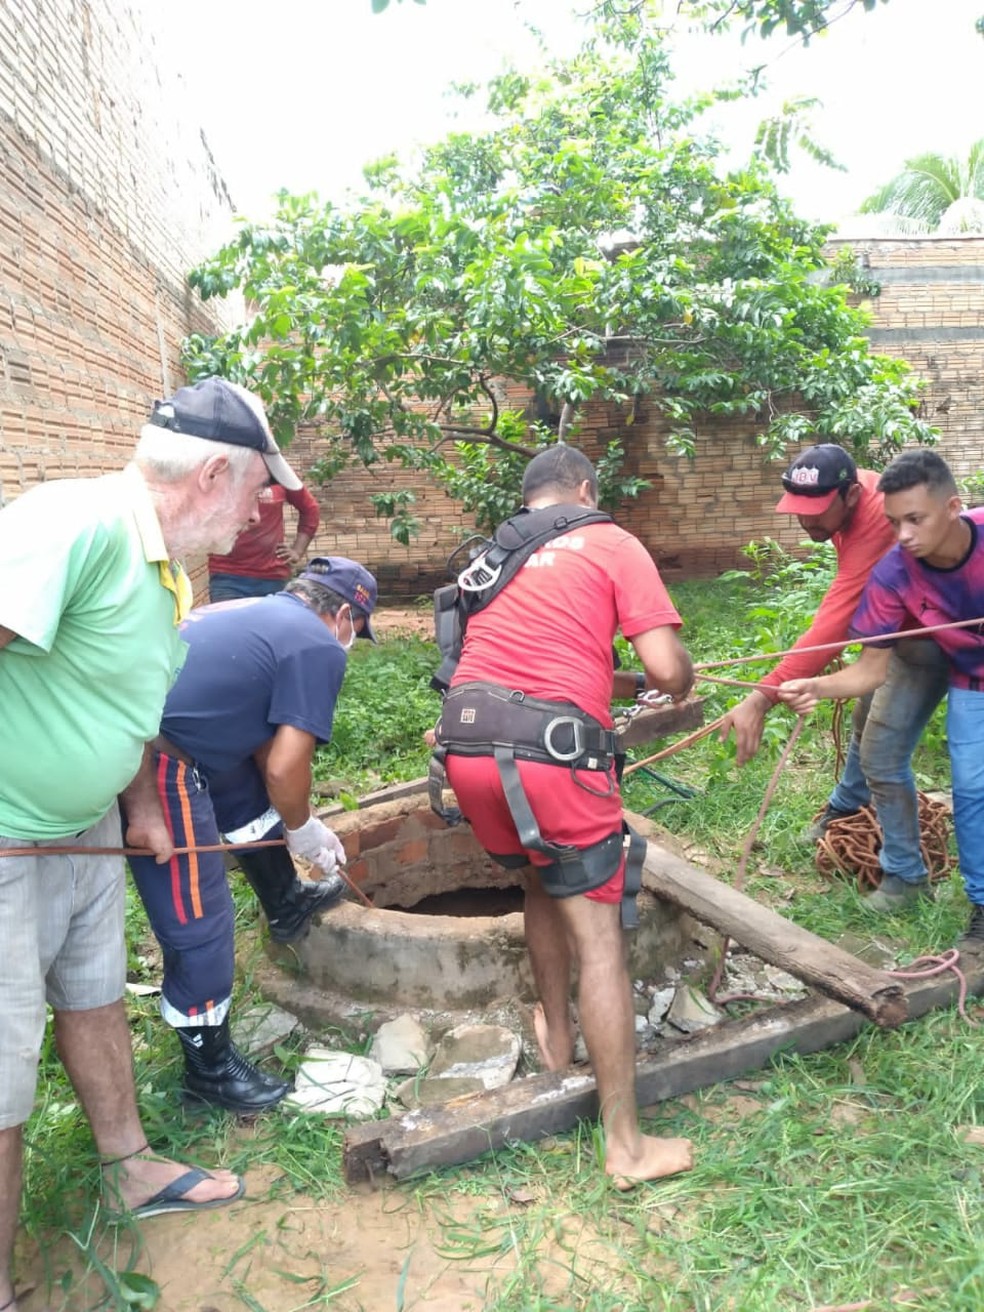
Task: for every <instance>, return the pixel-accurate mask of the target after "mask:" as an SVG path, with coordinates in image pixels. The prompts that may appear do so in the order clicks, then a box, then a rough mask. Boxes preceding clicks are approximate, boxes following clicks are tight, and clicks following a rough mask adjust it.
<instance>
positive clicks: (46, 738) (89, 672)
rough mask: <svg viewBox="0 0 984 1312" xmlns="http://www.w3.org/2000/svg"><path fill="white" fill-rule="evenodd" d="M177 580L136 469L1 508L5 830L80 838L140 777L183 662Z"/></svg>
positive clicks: (1, 827)
mask: <svg viewBox="0 0 984 1312" xmlns="http://www.w3.org/2000/svg"><path fill="white" fill-rule="evenodd" d="M179 571H180V567H175V566H172V565H171V564H170V563H169V562H168V558H167V549H166V547H165V545H164V540H163V537H162V535H161V530H160V525H159V523H158V521H157V516H156V513H155V511H154V506H153V502H152V500H151V497H150V494H149V492H148V491H147V487H146V484H145V483H144V481H143V478H142V477H141V475H140V472H139V470H138V469H137V468H136V466H134V465H130V466H128V467H127V469H126V470H125V471H124V472H123V473H121V474H109V475H106V476H105V477H102V478H92V479H64V480H60V481H57V482H53V483H44V484H41V485H40V486H39V487H36V488H33V489H32V490H31V491H30V492H26V493H25V494H24V495H23V496H21V497H19V498H18V499H17V500H16V501H14V502H13V503H12V504H11V505H9V506H7V507H6V508H5V509H4V510H2V511H0V625H3V626H4V627H5V628H8V629H11V630H13V632H14V633H16V634H18V637H16V638H14V639H13V640H12V641H11V642H10V643H9V644H8V645H7V646H6V647H4V648H0V834H4V835H7V836H9V837H12V838H23V839H46V838H61V837H65V836H67V835H70V834H75V833H78V832H79V831H80V830H82V829H87V828H88V827H89V826H90V825H92V824H94V823H95V822H96V821H97V820H98V819H99V818H100V817H101V816H102V815H104V814H105V812H106V811H107V810H108V809H109V807H110V806H111V804H112V802H113V800H114V799H115V797H116V796H117V794H118V793H119V792H121V791H122V790H123V789H124V788H125V787H126V785H127V784H128V783H129V782H130V780H131V779H132V778H133V776H134V775H135V774H136V772H137V769H138V767H139V765H140V761H141V757H142V755H143V746H144V743H145V742H146V741H147V740H149V739H152V738H154V737H155V735H156V734H157V732H158V729H159V726H160V719H161V711H162V709H163V706H164V698H165V696H166V695H167V691H168V689H169V688H170V686H171V683H172V681H173V679H174V675H175V674H176V673H177V671H178V669H179V668H180V666H181V663H182V661H183V660H184V652H185V645H184V643H183V642H182V641H181V638H180V636H179V634H178V629H177V621H178V619H179V615H178V610H179V606H178V600H177V597H178V593H179V592H183V591H184V590H185V585H186V582H187V581H186V580H185V579H184V578H183V576H181V575H180V573H179ZM176 580H178V581H179V582H180V584H181V586H180V587H177V588H176V586H175V582H176Z"/></svg>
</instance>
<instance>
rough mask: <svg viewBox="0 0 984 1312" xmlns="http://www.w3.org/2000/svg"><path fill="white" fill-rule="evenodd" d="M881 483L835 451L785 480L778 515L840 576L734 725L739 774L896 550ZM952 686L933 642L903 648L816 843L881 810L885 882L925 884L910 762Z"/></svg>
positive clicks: (820, 452)
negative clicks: (821, 545) (780, 705)
mask: <svg viewBox="0 0 984 1312" xmlns="http://www.w3.org/2000/svg"><path fill="white" fill-rule="evenodd" d="M878 479H879V475H878V474H876V473H874V472H872V471H871V470H867V469H857V468H856V467H855V464H854V461H853V460H852V459H851V457H850V456H849V455H848V454H847V452H846V451H845V450H844V448H843V447H840V446H835V445H834V444H833V443H824V444H822V445H820V446H811V447H808V448H807V449H806V450H805V451H802V452H800V454H799V455H798V456H797V457H796V459H795V460H794V461H793V462H792V464H791V465H790V467H789V469H788V470H787V471H786V473H785V474H783V476H782V485H783V488H784V489H785V494H784V495H783V497H782V498H781V500H780V501H779V504H778V505H777V506H776V510H777V511H779V513H780V514H783V513H785V514H787V515H795V516H796V517H797V519H798V520H799V522H800V527H801V528H802V529H803V530H804V532H805V533H807V534H808V535H809V537H810V538H812V539H813V541H814V542H828V541H831V542H833V544H834V550H835V551H836V553H837V573H836V575H835V576H834V581H833V583H832V584H831V585H830V588H829V589H828V591H827V595H826V596H825V597H824V599H823V601H822V602H821V603H820V606H819V608H818V610H817V613H816V616H815V617H814V620H813V623H812V624H811V625H810V627H809V628H808V629H807V630H806V632H805V633H804V634H803V635H802V636H801V637H800V638H798V639H797V640H796V642H795V644H794V646H793V650H792V651H791V652H790V654H789V655H788V656H786V657H785V658H784V659H783V660H781V661H780V662H779V664H778V665H777V666H776V667H775V669H774V670H772V671H771V673H769V674H767V675H766V676H765V678H764V679H762V680H761V682H762V683H764V684H766V685H768V688H767V689H762V688H756V689H755V690H754V691H752V692H750V693H749V694H748V696H747V697H745V698H744V700H743V701H741V702H739V704H738V705H737V706H735V707H734V708H733V709H732V710H731V711H730V712H729V713H728V715H727V716H726V717H725V719H724V722H723V724H722V726H721V733H720V736H721V738H722V739H724V738H726V737H727V736H728V734H729V733H730V732H731V730H732V729H734V731H735V738H736V741H737V745H738V764H739V765H743V764H744V763H745V762H746V761H748V760H750V759H751V758H752V757H753V756H754V755H755V753H756V752H757V751H758V748H759V744H760V742H761V740H762V726H763V724H764V722H765V717H766V715H767V714H768V712H769V711H770V710H771V709H772V707H773V706H774V705H775V704H776V702H777V701H778V700H779V697H778V690H779V685H780V684H781V683H784V682H785V681H786V680H789V679H805V678H811V677H813V676H815V675H818V674H820V673H822V671H823V670H824V669H825V668H826V666H827V665H828V664H829V663H830V662H831V661H832V660H833V659H834V657H835V656H836V654H837V653H836V652H835V651H829V650H828V651H809V650H800V649H801V648H810V647H815V646H822V645H823V644H825V643H833V642H845V643H846V641H847V635H848V628H849V626H850V623H851V620H852V618H853V616H854V612H855V610H856V609H857V606H858V602H859V601H860V600H861V593H862V591H863V590H864V586H865V584H866V583H867V581H868V578H869V576H870V574H871V571H872V570H873V569H874V567H875V565H876V564H877V563H878V561H879V560H881V558H882V557H883V556H884V555H885V554H886V552H887V551H889V549H890V548H891V547H892V546H894V544H895V533H894V530H893V529H892V526H891V524H890V523H889V522H888V520H887V519H886V518H885V510H884V504H883V503H884V500H885V498H884V497H883V496H882V494H881V492H879V491H878ZM947 683H948V667H947V662H946V658H945V657H944V655H943V652H942V651H941V650H940V648H939V647H938V646H937V645H936V643H935V642H933V641H932V639H931V638H909V639H907V640H906V641H905V642H900V643H898V644H896V646H895V648H894V649H893V652H892V659H891V662H890V664H889V670H888V677H887V679H886V681H885V683H884V684H882V686H881V687H880V688H878V689H877V690H876V691H875V693H874V694H870V693H869V694H868V695H867V696H865V697H860V698H858V700H857V701H856V702H855V705H854V724H853V733H852V736H851V745H850V748H849V749H848V753H847V760H846V761H845V763H844V770H843V773H842V774H841V777H840V780H839V781H838V783H837V786H836V787H835V789H834V791H833V793H832V794H831V796H830V800H829V801H828V803H827V807H826V810H825V811H824V812H823V814H822V815H821V817H820V819H819V820H818V821H817V822H816V823H815V824H814V826H813V828H812V829H811V830H810V832H809V837H810V838H811V839H817V838H819V837H820V836H821V835H822V834H823V833H824V831H825V830H826V827H827V825H828V824H829V823H830V822H831V820H836V819H838V818H840V817H842V816H846V815H853V814H854V813H855V812H857V811H859V810H860V809H861V808H862V807H863V806H868V805H869V804H870V803H871V802H872V801H874V804H875V810H876V812H877V814H878V820H879V824H880V825H881V828H882V833H883V835H884V838H883V842H882V846H881V850H880V851H879V853H878V860H879V863H880V865H881V867H882V871H883V873H884V874H886V875H891V876H893V877H894V879H896V880H897V879H901V880H903V881H909V882H919V881H920V880H924V879H925V878H926V865H925V862H924V860H923V856H922V851H921V848H920V842H919V799H918V797H917V794H916V782H915V778H914V776H913V773H912V764H911V762H912V753H913V752H914V751H915V748H916V744H917V743H918V742H919V739H920V736H921V735H922V731H923V729H924V728H925V727H926V724H927V722H928V720H929V717H930V716H931V715H932V713H933V711H934V710H935V709H936V706H937V704H938V703H939V702H940V701H941V700H942V698H943V696H944V694H945V693H946V690H947ZM772 689H775V691H774V692H773V691H771V690H772ZM890 887H891V885H886V887H885V888H884V889H878V890H876V892H874V893H872V894H871V896H870V897H868V898H867V899H866V906H868V907H870V908H871V910H872V911H892V910H894V909H896V907H897V906H898V905H899V900H898V899H897V898H896V897H893V895H892V894H891V893H890V892H889V891H888V890H889V888H890Z"/></svg>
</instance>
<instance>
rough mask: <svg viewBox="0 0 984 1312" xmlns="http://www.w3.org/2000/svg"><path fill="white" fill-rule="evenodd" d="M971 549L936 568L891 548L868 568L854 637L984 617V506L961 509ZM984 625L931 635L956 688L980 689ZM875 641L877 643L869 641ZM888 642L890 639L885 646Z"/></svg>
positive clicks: (983, 681)
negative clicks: (952, 562)
mask: <svg viewBox="0 0 984 1312" xmlns="http://www.w3.org/2000/svg"><path fill="white" fill-rule="evenodd" d="M962 518H963V519H964V521H965V522H966V523H967V524H968V525H969V527H970V532H971V543H970V549H969V550H968V552H967V554H966V556H965V557H964V558H963V560H962V561H961V562H960V564H959V565H953V566H951V567H950V568H949V569H937V568H934V566H932V565H927V564H926V563H925V561H922V560H917V559H916V557H915V556H913V555H911V554H910V553H909V552H908V551H904V550H903V549H902V547H900V546H894V547H893V548H892V549H891V551H890V552H889V553H888V555H887V556H883V557H882V559H881V560H880V561H879V562H878V564H877V565H876V566H875V568H874V569H873V570H872V571H871V577H870V578H869V579H868V582H867V583H866V584H865V588H864V592H863V593H862V594H861V601H860V603H859V605H858V608H857V610H856V611H855V612H854V619H853V620H852V621H851V628H850V633H851V636H852V637H853V638H872V637H876V636H877V635H878V634H879V633H897V632H898V631H899V630H900V629H903V628H905V627H906V626H907V625H910V624H912V622H913V621H914V622H915V624H916V625H917V626H918V627H919V628H929V627H930V626H932V625H934V624H952V623H953V622H954V621H955V620H972V619H978V618H981V619H984V533H982V532H981V526H982V525H984V508H980V509H977V510H968V511H965V512H964V514H963V516H962ZM982 629H984V623H982V624H981V625H979V626H977V627H973V628H966V629H947V630H945V631H944V632H942V633H936V634H934V635H933V640H934V642H936V643H938V644H939V646H940V647H942V648H943V650H944V652H946V655H947V657H948V658H949V661H950V683H951V685H952V686H953V687H955V688H971V689H973V690H974V691H977V690H984V632H982ZM873 645H876V644H873ZM885 645H887V646H891V643H888V644H885Z"/></svg>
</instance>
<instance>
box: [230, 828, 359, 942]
mask: <svg viewBox="0 0 984 1312" xmlns="http://www.w3.org/2000/svg"><path fill="white" fill-rule="evenodd" d="M237 857H238V861H239V865H240V868H241V869H242V872H243V874H244V875H245V876H246V880H247V883H248V884H249V886H250V888H251V889H252V890H253V892H254V893H255V894H256V896H257V897H258V898H259V899H260V906H262V908H263V910H264V911H265V913H266V918H267V922H268V924H269V926H270V937H271V938H272V939H273V940H274V942H275V943H289V942H290V941H291V940H292V939H295V938H299V937H300V935H301V934H302V933H303V932H304V930H305V929H306V928H307V925H308V921H309V920H310V919H311V917H312V916H313V915H314V913H315V912H316V911H329V910H331V908H332V907H333V906H337V904H338V903H339V902H341V900H342V898H343V897H344V896H345V889H346V884H345V881H344V879H340V878H339V877H338V875H328V876H326V877H325V878H324V879H319V880H318V881H317V882H316V883H315V882H313V881H311V880H306V879H305V880H301V879H298V877H297V872H296V870H295V869H294V863H293V861H292V860H291V858H290V853H289V852H288V851H287V849H286V848H285V847H264V848H260V849H259V850H258V851H253V852H240V853H238V854H237Z"/></svg>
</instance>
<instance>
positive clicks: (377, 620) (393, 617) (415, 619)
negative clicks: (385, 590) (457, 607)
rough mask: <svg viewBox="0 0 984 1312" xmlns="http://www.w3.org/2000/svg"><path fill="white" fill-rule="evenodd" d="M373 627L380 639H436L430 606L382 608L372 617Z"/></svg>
mask: <svg viewBox="0 0 984 1312" xmlns="http://www.w3.org/2000/svg"><path fill="white" fill-rule="evenodd" d="M372 627H373V629H374V631H375V633H376V635H377V637H379V638H389V637H403V636H406V635H408V634H409V635H410V636H412V637H414V638H426V639H428V640H429V641H433V638H434V612H433V611H432V610H431V608H430V606H426V607H421V606H382V607H380V609H379V610H377V611H376V612H375V614H374V615H373V617H372Z"/></svg>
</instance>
